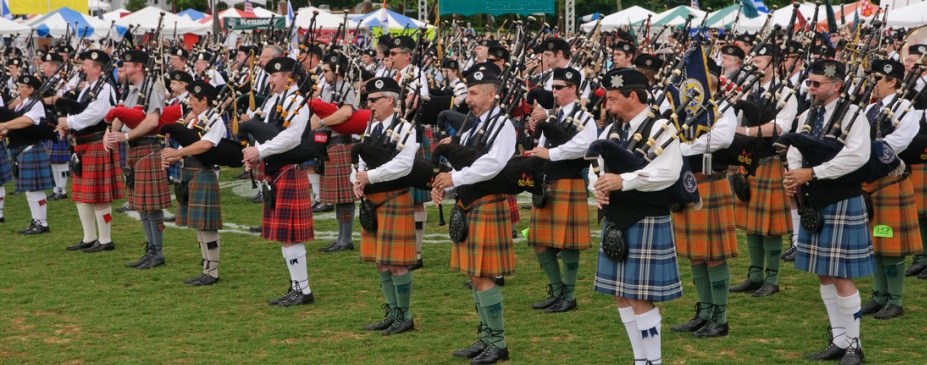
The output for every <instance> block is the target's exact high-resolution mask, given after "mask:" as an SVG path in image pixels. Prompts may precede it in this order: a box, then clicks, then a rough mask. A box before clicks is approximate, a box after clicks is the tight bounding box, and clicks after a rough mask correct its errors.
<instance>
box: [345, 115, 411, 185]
mask: <svg viewBox="0 0 927 365" xmlns="http://www.w3.org/2000/svg"><path fill="white" fill-rule="evenodd" d="M394 116H395V114H393V115H390V116H389V117H387V118H386V119H385V120H383V121H382V122H378V121H376V120H374V121H373V124H372V125H371V130H375V129H376V128H377V125H380V124H382V125H383V131H384V133H385V132H386V129H387V128H389V125H390V124H392V123H393V117H394ZM407 134H408V136H409V138H408V139H406V138H405V137H406V135H407ZM393 135H394V136H395V137H394V138H396V139H398V140H397V143H396V145H397V146H398V145H399V144H401V143H402V141H403V140H404V139H405V140H406V144H405V146H404V147H403V148H402V151H399V154H397V155H396V157H393V159H391V160H389V161H388V162H386V163H385V164H383V165H380V167H377V168H375V169H372V170H367V163H366V162H364V159H363V158H360V160H359V161H358V164H357V170H358V171H365V170H367V180H369V181H370V183H371V184H376V183H379V182H384V181H392V180H396V179H398V178H401V177H403V176H406V175H408V174H409V173H411V172H412V163H413V162H414V161H415V154H416V152H418V148H419V143H418V142H417V139H416V134H415V128H414V126H413V125H412V123H402V124H401V125H400V126H399V128H398V131H394V134H393Z"/></svg>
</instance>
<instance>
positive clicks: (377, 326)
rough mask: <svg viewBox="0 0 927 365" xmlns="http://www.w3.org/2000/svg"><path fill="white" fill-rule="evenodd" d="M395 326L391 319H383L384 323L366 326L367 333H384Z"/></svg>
mask: <svg viewBox="0 0 927 365" xmlns="http://www.w3.org/2000/svg"><path fill="white" fill-rule="evenodd" d="M392 325H393V320H392V319H390V318H383V320H382V321H380V322H377V323H371V324H368V325H366V326H364V330H365V331H382V330H385V329H387V328H389V327H390V326H392Z"/></svg>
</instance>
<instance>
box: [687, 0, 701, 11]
mask: <svg viewBox="0 0 927 365" xmlns="http://www.w3.org/2000/svg"><path fill="white" fill-rule="evenodd" d="M689 7H690V8H692V9H695V10H699V8H698V0H692V4H689Z"/></svg>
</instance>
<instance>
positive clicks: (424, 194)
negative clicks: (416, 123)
mask: <svg viewBox="0 0 927 365" xmlns="http://www.w3.org/2000/svg"><path fill="white" fill-rule="evenodd" d="M424 130H425V135H424V136H423V137H422V144H421V145H419V148H418V152H417V155H418V157H421V158H424V159H426V160H428V161H431V151H433V150H434V147H433V146H435V144H436V143H434V133H432V131H431V128H428V127H425V128H424ZM430 201H431V190H422V189H412V202H413V203H415V204H419V203H427V202H430Z"/></svg>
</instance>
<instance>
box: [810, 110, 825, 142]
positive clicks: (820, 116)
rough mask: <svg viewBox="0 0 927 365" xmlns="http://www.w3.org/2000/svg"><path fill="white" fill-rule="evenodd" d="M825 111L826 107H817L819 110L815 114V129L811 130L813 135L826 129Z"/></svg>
mask: <svg viewBox="0 0 927 365" xmlns="http://www.w3.org/2000/svg"><path fill="white" fill-rule="evenodd" d="M825 112H826V110H825V109H824V107H822V106H819V107H817V112H816V113H815V115H814V116H815V118H814V126H813V129H812V130H811V134H812V135H815V136H817V135H818V134H820V133H821V130H822V129H824V113H825Z"/></svg>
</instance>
